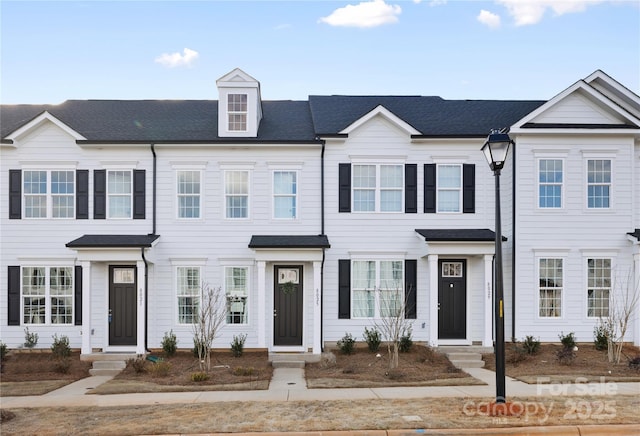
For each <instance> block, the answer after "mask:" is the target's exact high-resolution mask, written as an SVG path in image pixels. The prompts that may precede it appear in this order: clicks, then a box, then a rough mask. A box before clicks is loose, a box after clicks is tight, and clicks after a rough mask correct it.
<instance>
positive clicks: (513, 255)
mask: <svg viewBox="0 0 640 436" xmlns="http://www.w3.org/2000/svg"><path fill="white" fill-rule="evenodd" d="M511 148H512V149H513V157H512V162H513V172H512V173H511V178H512V179H511V185H512V187H511V342H513V343H514V344H515V343H516V342H517V339H516V271H517V270H518V269H517V268H516V234H517V232H516V167H517V166H516V146H515V142H514V144H513V147H511Z"/></svg>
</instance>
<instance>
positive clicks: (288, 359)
mask: <svg viewBox="0 0 640 436" xmlns="http://www.w3.org/2000/svg"><path fill="white" fill-rule="evenodd" d="M269 361H270V362H271V366H273V367H274V368H304V367H305V365H306V363H307V362H316V361H318V356H317V355H314V354H311V353H269Z"/></svg>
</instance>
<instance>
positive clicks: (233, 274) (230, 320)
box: [224, 266, 249, 324]
mask: <svg viewBox="0 0 640 436" xmlns="http://www.w3.org/2000/svg"><path fill="white" fill-rule="evenodd" d="M248 276H249V268H248V267H238V266H227V267H225V269H224V288H225V293H226V296H227V324H246V323H247V321H248V318H247V309H248V304H247V303H248V301H247V300H248V296H249V281H248Z"/></svg>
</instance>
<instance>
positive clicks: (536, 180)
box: [533, 153, 567, 213]
mask: <svg viewBox="0 0 640 436" xmlns="http://www.w3.org/2000/svg"><path fill="white" fill-rule="evenodd" d="M565 157H566V156H564V154H560V153H558V154H556V155H546V154H545V155H542V154H540V155H536V160H535V171H534V183H535V184H534V186H535V189H536V191H535V195H534V196H533V197H534V201H535V209H534V210H536V211H538V212H542V213H554V212H555V213H557V212H565V211H566V207H565V206H566V200H565V199H566V191H567V183H566V182H567V159H566V158H565ZM542 160H559V161H561V162H562V183H560V207H540V161H542ZM548 185H557V183H549V184H548Z"/></svg>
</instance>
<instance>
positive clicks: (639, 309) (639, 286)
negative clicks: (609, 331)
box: [632, 253, 640, 347]
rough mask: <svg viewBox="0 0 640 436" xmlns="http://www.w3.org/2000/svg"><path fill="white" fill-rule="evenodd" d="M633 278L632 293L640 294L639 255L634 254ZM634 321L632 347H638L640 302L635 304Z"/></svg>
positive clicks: (639, 338)
mask: <svg viewBox="0 0 640 436" xmlns="http://www.w3.org/2000/svg"><path fill="white" fill-rule="evenodd" d="M633 271H634V273H633V276H634V279H635V282H634V286H633V288H632V291H634V292H640V253H634V255H633ZM635 318H636V321H635V328H634V329H633V330H634V332H633V345H635V346H636V347H638V346H640V301H639V302H638V303H636V316H635Z"/></svg>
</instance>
